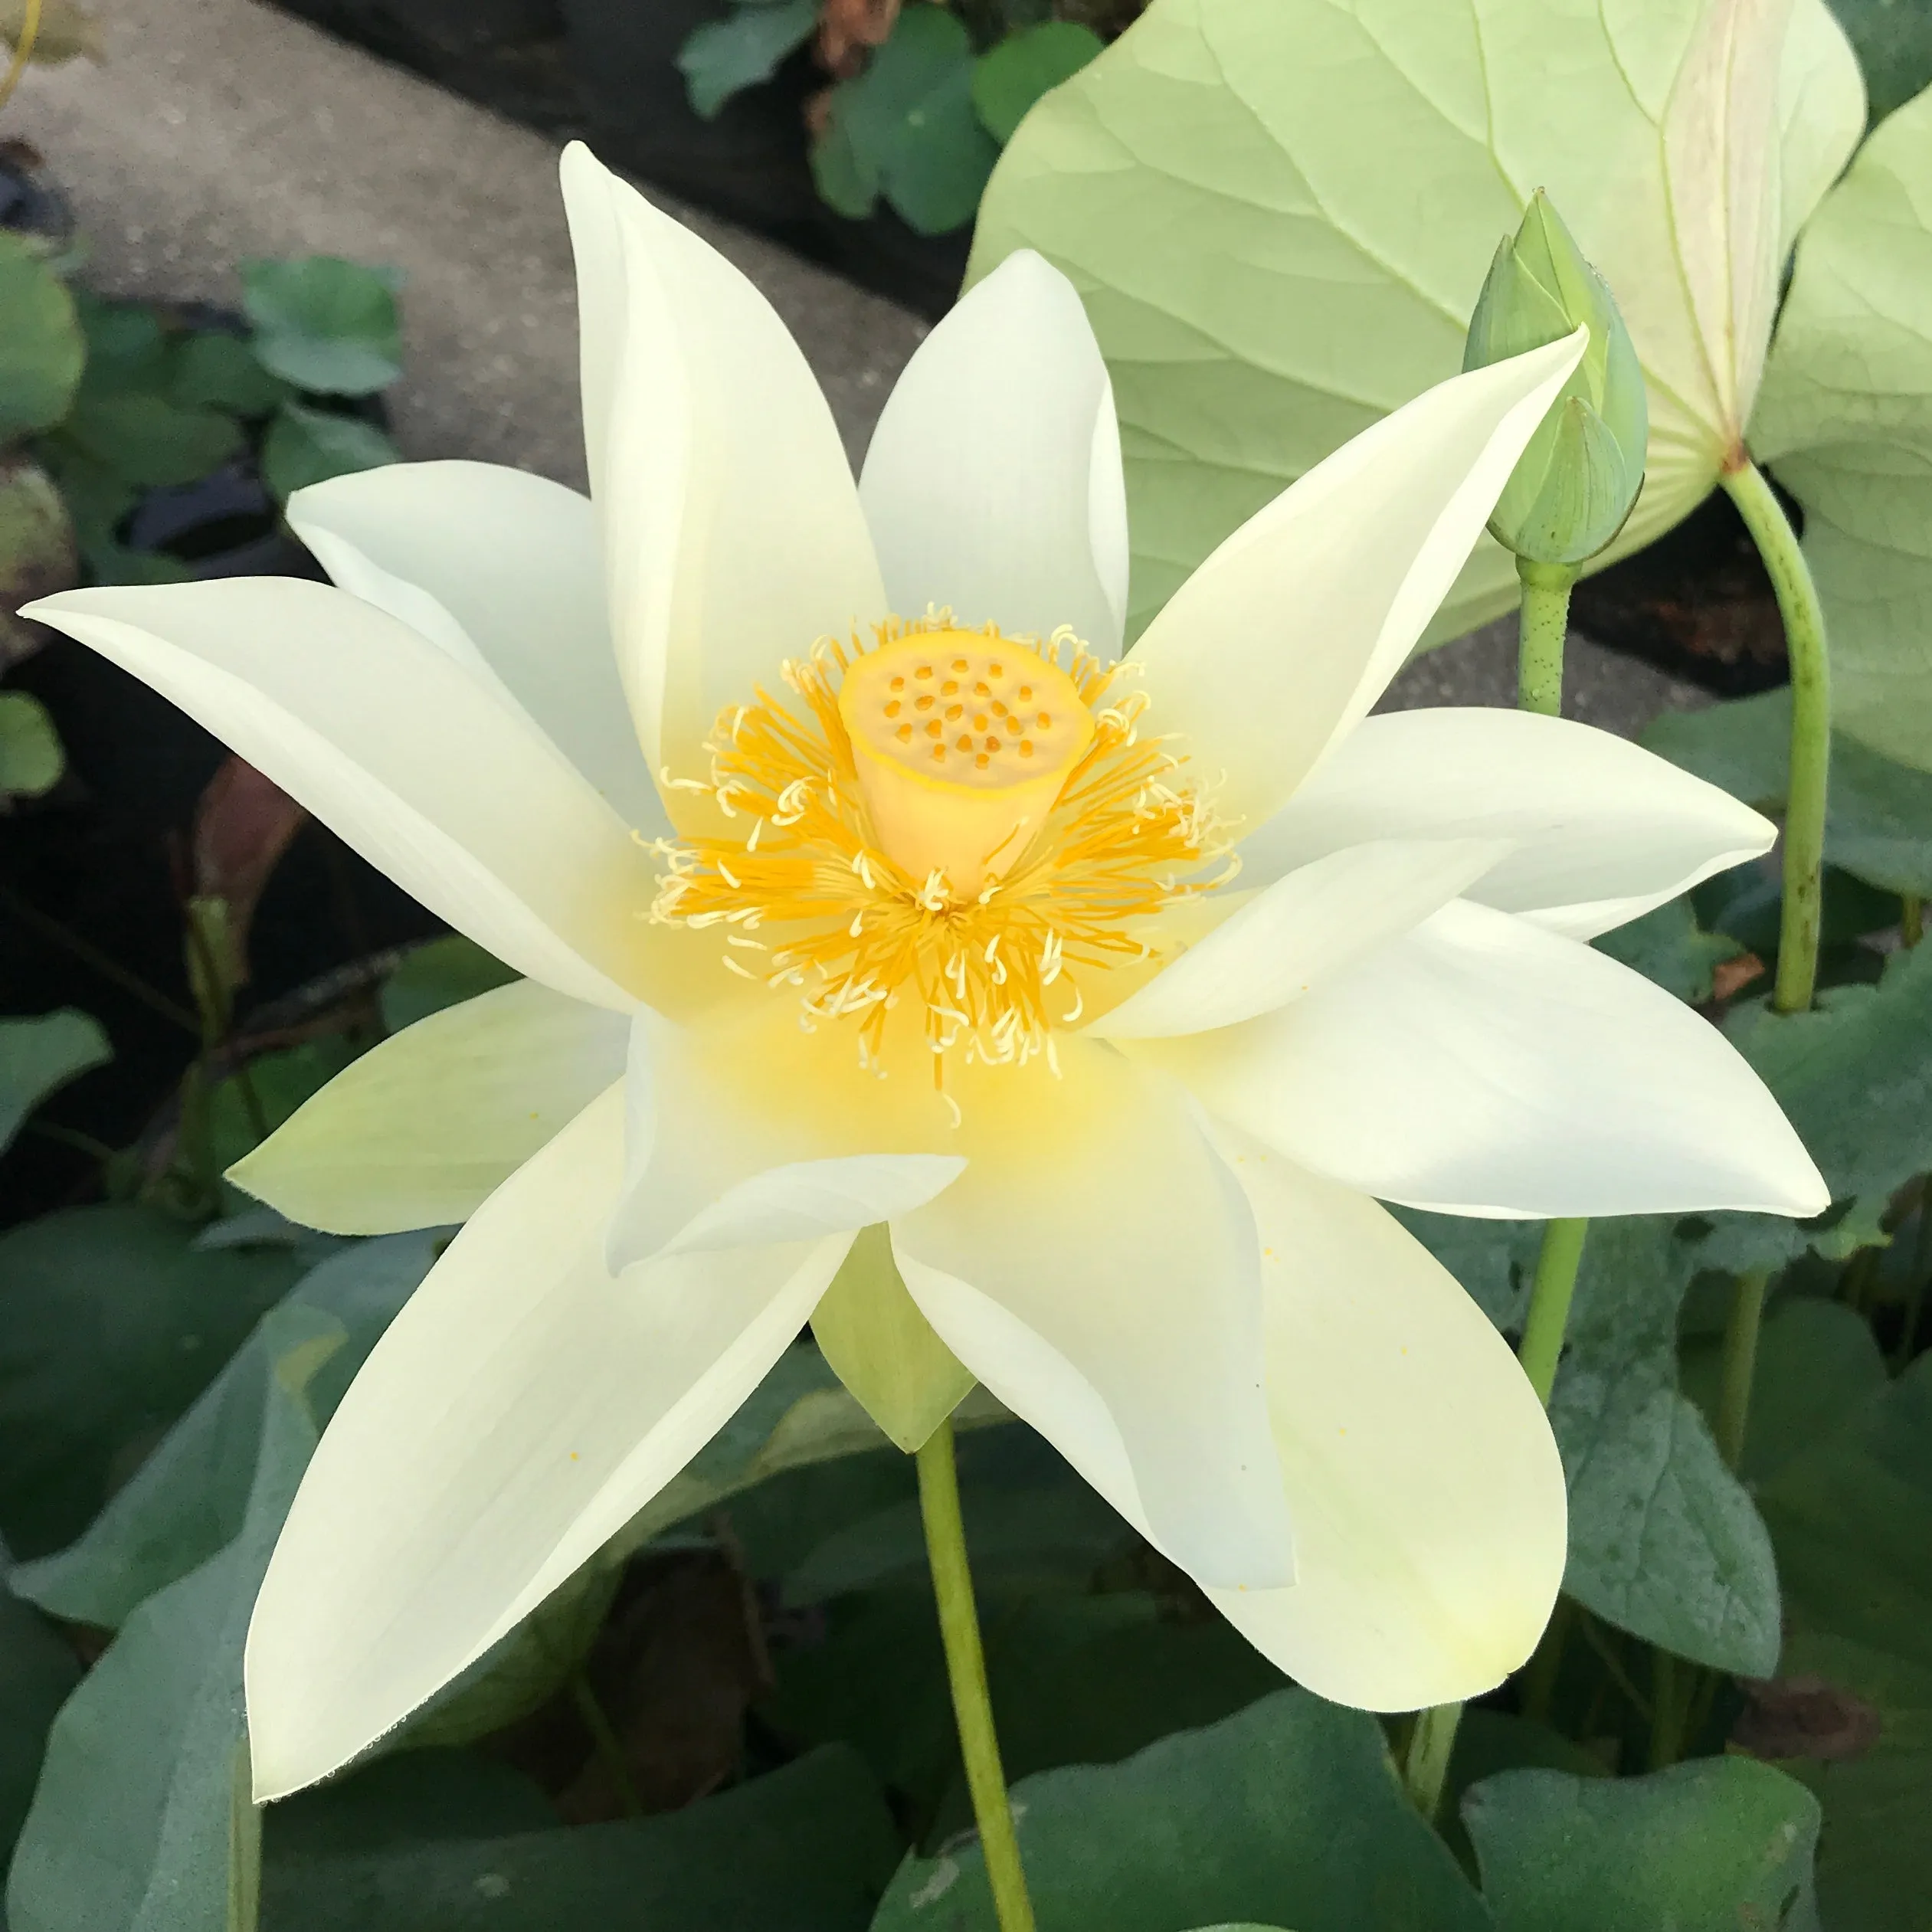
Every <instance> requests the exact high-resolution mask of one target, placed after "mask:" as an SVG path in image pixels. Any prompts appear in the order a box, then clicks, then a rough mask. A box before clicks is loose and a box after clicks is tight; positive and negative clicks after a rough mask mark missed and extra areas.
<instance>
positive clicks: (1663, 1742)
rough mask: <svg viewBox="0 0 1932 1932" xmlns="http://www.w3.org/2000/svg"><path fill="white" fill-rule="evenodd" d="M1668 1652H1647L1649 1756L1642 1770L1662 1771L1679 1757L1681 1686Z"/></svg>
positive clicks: (1682, 1693) (1682, 1694)
mask: <svg viewBox="0 0 1932 1932" xmlns="http://www.w3.org/2000/svg"><path fill="white" fill-rule="evenodd" d="M1680 1675H1681V1673H1680V1672H1678V1668H1677V1659H1675V1657H1673V1656H1672V1655H1671V1653H1670V1652H1668V1650H1659V1649H1653V1650H1652V1652H1651V1653H1650V1755H1649V1763H1648V1765H1647V1766H1646V1767H1645V1768H1646V1769H1648V1770H1652V1771H1665V1770H1669V1768H1670V1767H1671V1766H1672V1765H1673V1764H1675V1763H1676V1762H1677V1760H1678V1758H1679V1757H1681V1756H1682V1755H1683V1743H1682V1734H1683V1707H1684V1686H1683V1685H1682V1684H1681V1682H1680V1681H1679V1677H1680Z"/></svg>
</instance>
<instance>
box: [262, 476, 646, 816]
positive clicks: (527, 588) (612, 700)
mask: <svg viewBox="0 0 1932 1932" xmlns="http://www.w3.org/2000/svg"><path fill="white" fill-rule="evenodd" d="M288 516H289V522H290V525H291V526H293V529H294V531H295V533H296V535H297V536H299V537H300V538H301V539H302V541H303V542H304V543H306V545H308V546H309V548H310V549H311V550H313V552H315V554H316V556H317V557H318V558H319V559H320V560H321V562H322V563H323V567H324V568H326V570H327V571H328V572H329V575H330V576H331V577H332V578H334V579H335V580H336V582H337V583H338V584H339V585H341V586H342V588H343V589H344V590H345V591H351V592H352V593H353V594H355V596H357V597H359V598H364V599H365V600H366V601H368V602H369V603H372V604H376V605H378V606H379V607H381V609H383V610H385V611H389V612H391V614H393V615H395V616H396V617H401V619H402V621H404V623H405V624H409V625H411V626H412V627H414V628H415V629H416V630H420V631H421V633H422V634H423V635H424V637H428V638H430V639H431V640H432V641H433V642H434V643H440V644H441V645H443V647H444V649H446V650H449V651H450V652H451V653H452V654H453V655H454V656H456V657H459V658H460V659H462V660H464V661H466V662H468V663H472V664H481V665H483V666H486V667H487V669H488V670H489V672H490V673H491V674H492V675H493V677H494V678H495V679H496V680H497V682H498V683H499V685H500V686H501V688H502V689H504V690H505V691H506V692H507V693H509V695H510V696H512V698H514V699H515V700H516V702H517V703H518V704H519V705H520V706H522V709H524V710H525V711H526V712H527V713H528V714H529V716H530V717H532V719H535V722H537V724H538V725H539V726H540V727H541V728H542V729H543V730H544V731H545V732H547V733H548V735H549V737H550V738H551V740H552V742H553V743H554V744H555V745H557V746H558V748H559V749H560V750H562V752H563V754H564V755H565V757H566V758H568V759H569V760H570V761H571V763H572V764H573V765H575V766H576V767H577V768H578V771H581V772H582V773H583V774H585V777H586V778H588V779H589V780H590V781H591V784H594V786H595V787H596V788H597V789H598V791H601V792H602V793H603V794H604V797H606V798H607V799H608V800H609V801H611V804H612V805H614V807H616V808H617V810H618V811H619V812H620V813H621V814H623V816H624V818H625V819H626V820H627V822H628V823H630V824H632V825H634V826H636V827H638V828H639V829H640V830H642V831H643V833H645V834H646V835H647V837H653V838H655V837H658V836H660V834H662V833H665V832H666V831H668V830H670V827H669V826H668V824H666V821H665V818H664V814H663V807H661V806H660V804H659V803H658V801H657V786H656V784H655V783H654V782H653V779H652V778H651V774H650V770H649V768H647V766H646V765H645V763H644V757H643V752H642V751H641V750H640V748H639V747H638V744H637V734H636V733H635V732H634V731H633V729H631V724H630V716H629V715H628V713H627V712H626V710H625V708H624V689H623V686H621V684H620V683H618V680H617V660H616V659H615V658H614V657H613V656H612V654H611V627H610V623H609V621H608V619H607V617H605V615H604V566H603V562H602V559H601V557H600V555H599V554H598V539H597V518H596V512H594V510H593V509H591V503H590V499H589V498H588V497H586V496H579V495H578V493H577V492H576V491H575V490H566V489H565V487H564V486H563V485H562V483H552V482H550V481H549V480H548V479H547V478H545V477H542V476H529V475H527V474H526V473H525V472H524V471H522V470H506V469H503V468H501V467H499V466H497V465H496V464H494V463H454V462H452V463H390V464H388V465H386V466H385V467H383V468H381V469H379V470H359V471H357V472H356V473H355V474H354V475H352V476H333V477H331V478H330V479H329V481H328V482H326V483H315V484H312V485H311V486H309V488H308V489H306V490H297V491H296V493H295V494H294V495H293V496H291V497H290V499H289V509H288Z"/></svg>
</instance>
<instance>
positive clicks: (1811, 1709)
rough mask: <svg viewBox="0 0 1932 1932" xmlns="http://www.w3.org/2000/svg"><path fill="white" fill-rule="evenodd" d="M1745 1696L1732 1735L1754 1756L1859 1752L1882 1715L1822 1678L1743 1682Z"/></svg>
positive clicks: (1831, 1756) (1874, 1739)
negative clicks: (1744, 1701) (1745, 1701)
mask: <svg viewBox="0 0 1932 1932" xmlns="http://www.w3.org/2000/svg"><path fill="white" fill-rule="evenodd" d="M1744 1695H1745V1697H1746V1698H1747V1699H1748V1700H1749V1701H1748V1702H1747V1704H1745V1706H1744V1710H1743V1711H1742V1712H1741V1713H1740V1714H1739V1717H1738V1719H1737V1723H1736V1724H1734V1725H1732V1727H1731V1742H1732V1743H1733V1744H1737V1745H1738V1746H1740V1747H1741V1748H1743V1749H1744V1750H1747V1751H1749V1752H1750V1754H1751V1755H1752V1756H1753V1757H1763V1758H1783V1757H1812V1758H1818V1759H1820V1760H1823V1761H1825V1762H1826V1763H1840V1762H1842V1761H1843V1760H1845V1759H1846V1758H1852V1757H1864V1755H1865V1753H1866V1752H1867V1751H1868V1750H1871V1747H1872V1746H1873V1745H1874V1744H1877V1743H1878V1738H1879V1735H1880V1734H1881V1732H1882V1731H1884V1729H1885V1720H1884V1719H1883V1718H1881V1717H1880V1715H1879V1714H1878V1711H1875V1709H1874V1708H1872V1707H1871V1705H1870V1704H1867V1703H1866V1702H1865V1700H1864V1699H1863V1698H1858V1697H1854V1696H1853V1695H1852V1693H1851V1692H1850V1691H1848V1690H1845V1689H1844V1688H1842V1686H1841V1685H1836V1684H1833V1683H1831V1682H1830V1681H1828V1680H1827V1679H1826V1678H1822V1677H1773V1678H1766V1679H1765V1680H1764V1681H1763V1682H1761V1683H1755V1684H1747V1685H1745V1686H1744Z"/></svg>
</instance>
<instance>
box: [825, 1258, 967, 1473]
mask: <svg viewBox="0 0 1932 1932" xmlns="http://www.w3.org/2000/svg"><path fill="white" fill-rule="evenodd" d="M812 1333H813V1334H814V1335H815V1336H816V1337H817V1340H818V1345H819V1348H820V1351H821V1352H822V1353H823V1354H824V1357H825V1359H826V1361H827V1363H828V1364H830V1367H831V1370H832V1372H833V1374H835V1375H836V1376H837V1377H838V1378H839V1380H840V1381H841V1382H843V1384H845V1386H846V1388H848V1389H849V1390H851V1392H852V1393H853V1395H855V1396H856V1397H858V1399H859V1401H860V1406H862V1407H863V1409H864V1410H865V1411H866V1414H867V1415H869V1416H871V1418H872V1419H873V1421H874V1422H876V1423H878V1425H879V1427H880V1428H881V1429H883V1430H884V1431H885V1432H886V1434H887V1435H888V1436H890V1437H891V1439H892V1440H893V1441H894V1442H896V1443H897V1444H898V1445H899V1447H900V1448H901V1449H904V1450H905V1452H906V1453H907V1455H911V1454H912V1452H913V1451H914V1450H915V1449H918V1448H919V1447H920V1446H922V1444H923V1443H924V1442H925V1439H926V1438H927V1437H928V1436H930V1435H931V1434H932V1432H933V1431H934V1430H935V1429H937V1428H938V1426H939V1425H940V1424H941V1423H942V1422H944V1421H945V1420H946V1418H947V1417H948V1416H950V1415H951V1413H952V1412H953V1411H954V1410H955V1409H957V1408H958V1406H959V1405H960V1403H961V1401H962V1400H964V1398H965V1397H966V1396H967V1394H968V1393H969V1392H970V1391H971V1388H972V1386H973V1377H972V1374H971V1370H968V1369H967V1368H966V1367H964V1365H963V1364H961V1361H960V1360H959V1358H958V1356H956V1355H955V1354H954V1353H953V1352H952V1351H951V1349H950V1348H948V1347H947V1346H946V1344H945V1343H944V1342H943V1341H941V1340H940V1339H939V1338H938V1336H937V1335H936V1334H934V1333H933V1331H932V1325H930V1324H929V1323H928V1321H927V1320H926V1318H925V1316H924V1315H922V1314H921V1313H920V1312H919V1308H918V1305H916V1304H915V1302H914V1301H913V1299H912V1296H911V1295H909V1294H908V1293H907V1292H905V1282H902V1280H901V1279H899V1269H898V1268H897V1266H896V1265H895V1264H894V1262H893V1260H892V1239H891V1237H890V1236H889V1235H888V1234H887V1233H886V1230H885V1229H884V1228H883V1227H882V1226H881V1227H869V1228H863V1229H861V1230H860V1233H859V1238H858V1239H857V1240H856V1241H855V1242H853V1244H852V1252H851V1253H850V1254H849V1255H847V1256H846V1258H845V1265H844V1266H843V1267H842V1268H841V1269H840V1270H839V1272H837V1274H836V1275H833V1278H832V1285H831V1286H830V1288H828V1289H827V1290H826V1291H825V1292H824V1295H822V1296H821V1297H820V1300H819V1304H818V1307H817V1309H816V1310H815V1311H814V1313H813V1315H812Z"/></svg>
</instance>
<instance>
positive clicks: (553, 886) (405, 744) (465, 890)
mask: <svg viewBox="0 0 1932 1932" xmlns="http://www.w3.org/2000/svg"><path fill="white" fill-rule="evenodd" d="M34 614H35V616H36V617H38V618H39V620H40V621H41V622H42V623H44V624H52V625H53V626H54V628H55V629H56V630H64V631H65V632H67V634H68V635H69V636H70V637H77V638H78V639H79V640H80V642H81V643H84V644H87V645H89V646H90V647H92V648H93V649H94V650H97V651H99V652H100V654H101V655H102V656H103V657H105V658H107V659H108V660H110V662H112V663H116V664H118V665H120V666H121V668H122V669H123V670H126V671H129V672H132V673H133V675H134V676H136V677H138V678H139V679H142V682H143V683H147V684H150V685H152V686H153V687H154V688H155V689H156V690H157V691H159V693H161V694H162V696H163V697H165V698H168V699H172V701H173V702H175V704H178V706H180V707H181V708H182V710H184V711H185V712H187V713H188V715H189V716H190V717H191V718H192V719H195V722H197V723H198V724H200V725H204V726H205V727H206V728H207V729H208V730H209V731H211V732H213V733H214V735H215V736H216V737H217V738H220V739H221V741H222V742H223V743H224V744H225V745H228V746H230V747H231V748H232V749H234V750H235V751H237V752H240V753H241V755H242V756H243V757H244V758H246V759H247V761H248V762H249V763H250V764H251V765H256V766H257V767H259V768H260V769H261V770H262V771H264V772H266V773H267V774H268V776H269V777H270V778H273V780H274V781H275V782H276V783H277V784H278V785H280V787H281V788H282V789H283V791H287V793H289V794H290V796H291V797H294V798H296V800H298V801H300V803H301V804H304V805H306V807H308V808H309V810H310V811H312V812H313V813H314V814H315V815H316V817H318V818H319V819H320V820H322V821H323V823H324V824H326V825H327V826H329V827H330V828H331V829H332V830H334V831H335V832H336V833H339V835H340V836H341V837H342V838H343V839H344V840H346V841H347V843H349V844H350V845H352V846H354V847H355V850H357V851H358V852H359V853H362V856H363V857H364V858H365V859H367V860H368V861H369V863H371V864H372V865H373V866H375V867H376V868H377V869H378V870H380V871H382V872H385V873H388V876H390V877H391V879H394V880H395V882H396V883H397V884H398V885H399V886H401V887H402V889H404V891H405V892H408V893H410V894H411V896H413V897H414V898H416V899H420V900H421V901H422V902H423V903H424V905H427V907H428V908H429V909H430V910H431V912H434V913H436V914H437V915H439V916H440V917H441V918H443V919H447V921H448V922H449V923H450V925H453V926H454V927H456V928H457V930H458V931H459V932H466V933H467V934H468V935H470V938H473V940H475V941H476V943H477V944H478V945H480V946H483V947H485V948H487V949H488V950H489V951H491V952H493V953H494V954H495V955H496V956H497V958H499V959H501V960H503V961H505V963H506V964H509V965H510V966H512V967H514V968H516V971H519V972H520V973H524V974H528V975H529V977H531V978H532V979H536V980H541V981H543V982H544V983H545V984H546V985H548V986H551V987H555V989H556V991H558V992H559V993H564V994H568V995H569V996H570V997H572V998H573V999H579V1000H588V1001H590V1002H591V1004H593V1005H597V1006H607V1007H614V1008H620V1009H622V1008H627V1007H630V1006H631V1005H632V1004H634V999H635V998H636V997H642V996H643V991H644V988H645V986H646V984H647V977H646V971H645V955H646V953H647V951H648V948H647V945H644V944H643V943H642V942H641V941H640V937H639V935H640V932H643V930H644V928H643V915H645V914H646V913H647V912H648V910H649V909H650V904H651V901H652V899H653V897H654V896H655V893H656V883H655V880H654V879H653V874H652V870H651V863H650V857H649V856H648V855H647V853H645V852H643V850H641V849H640V847H639V846H637V844H636V843H634V841H633V840H632V839H631V837H630V833H629V832H628V830H627V829H626V827H625V826H624V823H623V821H622V820H621V819H620V818H619V817H617V814H616V813H614V811H612V810H611V807H609V806H608V805H607V804H605V803H604V801H603V800H602V799H601V798H600V797H598V795H597V794H596V793H595V792H594V791H592V790H591V787H590V784H589V783H588V781H587V780H586V779H585V778H583V777H582V776H581V774H579V773H578V772H577V771H575V769H574V768H572V767H571V765H570V763H569V762H568V760H567V759H565V757H564V756H563V755H562V753H561V752H558V750H557V748H555V746H554V745H552V744H551V743H550V742H548V740H547V739H546V738H545V737H544V736H543V735H542V733H541V732H536V731H533V730H532V729H531V728H530V725H529V721H528V720H527V719H525V718H523V717H522V716H521V715H519V713H518V712H516V709H514V708H513V707H512V706H509V705H506V704H505V703H504V702H503V701H502V700H501V699H499V698H498V697H497V696H495V695H494V694H493V693H492V692H491V691H490V690H489V689H487V688H486V686H484V685H483V683H480V682H479V681H478V680H477V679H476V678H475V677H473V676H471V675H470V673H468V672H467V671H466V670H463V668H462V667H461V666H460V665H458V664H457V663H456V662H455V661H454V660H453V659H452V658H451V657H450V656H449V655H448V654H447V653H446V652H445V651H444V650H441V649H440V648H439V647H437V645H435V644H433V643H430V642H429V641H428V640H427V639H425V638H424V637H421V636H419V635H418V634H417V633H416V632H415V631H414V630H411V629H410V628H409V627H408V625H406V624H401V623H399V622H398V621H397V620H396V619H395V618H394V617H391V616H390V615H389V614H388V613H387V612H385V611H378V610H377V609H376V608H375V607H374V606H373V605H372V604H365V603H364V602H363V601H362V600H361V599H360V598H355V597H351V596H350V595H349V594H348V593H347V592H346V591H338V590H333V589H331V588H329V587H328V586H326V585H321V584H310V583H305V582H302V581H298V580H297V579H295V578H280V577H238V578H226V579H224V580H221V581H217V582H212V583H205V584H170V585H163V586H161V587H159V588H149V587H144V586H142V587H122V588H112V589H103V590H87V591H62V592H61V594H59V595H58V596H57V597H52V598H44V599H42V600H41V602H40V603H39V604H36V605H35V606H34Z"/></svg>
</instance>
